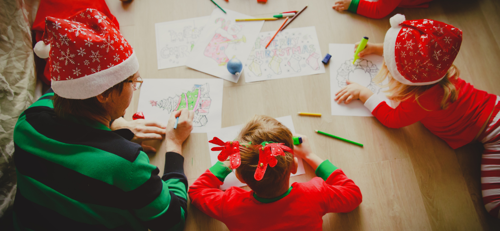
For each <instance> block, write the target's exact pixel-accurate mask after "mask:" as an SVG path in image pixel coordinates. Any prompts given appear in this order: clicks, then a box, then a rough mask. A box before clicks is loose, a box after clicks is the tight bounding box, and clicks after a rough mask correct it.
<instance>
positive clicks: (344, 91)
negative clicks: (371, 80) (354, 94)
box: [335, 88, 346, 100]
mask: <svg viewBox="0 0 500 231" xmlns="http://www.w3.org/2000/svg"><path fill="white" fill-rule="evenodd" d="M345 93H346V89H345V88H342V89H340V91H338V92H337V93H336V94H335V100H337V99H338V98H339V97H340V96H342V95H343V94H345Z"/></svg>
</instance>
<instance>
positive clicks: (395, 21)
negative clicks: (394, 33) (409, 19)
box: [391, 14, 406, 28]
mask: <svg viewBox="0 0 500 231" xmlns="http://www.w3.org/2000/svg"><path fill="white" fill-rule="evenodd" d="M405 20H406V17H405V16H404V15H402V14H396V15H394V16H392V17H391V27H393V28H394V27H399V24H401V23H403V22H404V21H405Z"/></svg>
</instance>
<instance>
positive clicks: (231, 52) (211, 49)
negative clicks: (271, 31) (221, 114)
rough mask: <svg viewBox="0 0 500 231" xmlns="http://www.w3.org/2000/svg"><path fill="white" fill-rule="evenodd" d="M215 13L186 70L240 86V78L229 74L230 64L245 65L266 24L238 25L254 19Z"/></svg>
mask: <svg viewBox="0 0 500 231" xmlns="http://www.w3.org/2000/svg"><path fill="white" fill-rule="evenodd" d="M226 12H227V14H224V12H222V11H221V10H220V9H214V11H213V12H212V15H211V16H210V19H209V20H208V23H207V25H206V26H205V28H204V29H203V32H202V34H201V36H200V38H199V39H198V40H197V41H196V46H194V49H193V50H192V51H191V54H190V55H189V58H188V60H187V63H186V66H188V67H190V68H193V69H195V70H198V71H201V72H205V73H207V74H210V75H214V76H217V77H219V78H222V79H225V80H229V81H231V82H235V83H236V82H238V80H239V76H237V75H233V74H231V73H229V71H228V70H227V67H226V65H227V62H229V60H230V59H238V60H239V61H241V62H242V63H243V65H244V64H245V61H246V60H247V59H248V56H249V55H250V52H251V50H252V47H253V44H254V42H255V39H257V36H259V32H260V29H261V28H262V25H264V21H246V22H235V19H245V18H252V17H250V16H247V15H244V14H240V13H238V12H235V11H231V10H226Z"/></svg>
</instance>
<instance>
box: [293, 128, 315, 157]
mask: <svg viewBox="0 0 500 231" xmlns="http://www.w3.org/2000/svg"><path fill="white" fill-rule="evenodd" d="M294 136H298V137H301V138H302V143H301V144H299V145H294V146H293V153H294V154H295V156H297V157H300V158H302V159H307V157H308V156H309V155H310V154H311V153H312V151H311V145H309V139H307V136H304V135H300V134H295V135H294Z"/></svg>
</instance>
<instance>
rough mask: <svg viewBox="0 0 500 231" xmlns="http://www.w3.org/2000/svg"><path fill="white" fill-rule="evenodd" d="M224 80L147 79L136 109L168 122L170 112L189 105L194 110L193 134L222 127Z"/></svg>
mask: <svg viewBox="0 0 500 231" xmlns="http://www.w3.org/2000/svg"><path fill="white" fill-rule="evenodd" d="M222 89H223V80H221V79H144V83H143V84H142V87H141V93H140V96H139V106H138V108H137V111H141V112H143V113H144V117H145V119H147V120H155V121H161V122H163V123H165V124H166V123H167V122H168V119H169V118H170V114H171V113H172V112H175V111H177V110H180V109H183V108H188V109H189V110H194V113H195V114H194V119H193V127H194V128H193V133H204V132H208V131H212V130H218V129H220V128H221V124H222V122H221V118H222Z"/></svg>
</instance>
